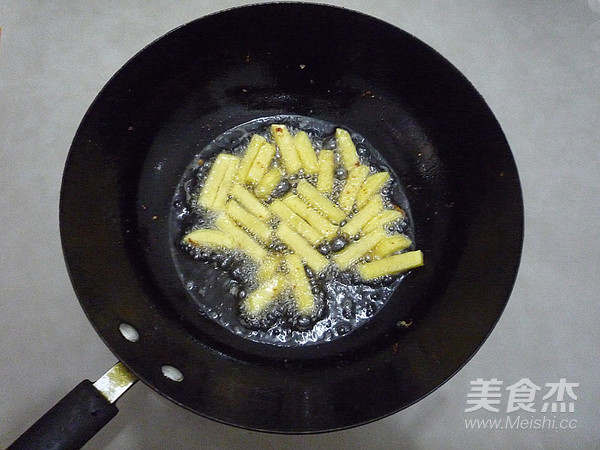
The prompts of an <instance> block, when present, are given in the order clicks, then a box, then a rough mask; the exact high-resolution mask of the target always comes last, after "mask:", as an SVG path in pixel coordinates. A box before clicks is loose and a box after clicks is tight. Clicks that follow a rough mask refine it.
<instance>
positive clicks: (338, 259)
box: [333, 230, 385, 270]
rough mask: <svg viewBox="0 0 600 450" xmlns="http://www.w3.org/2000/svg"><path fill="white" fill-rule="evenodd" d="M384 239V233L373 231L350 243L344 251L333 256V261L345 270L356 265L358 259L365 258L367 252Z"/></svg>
mask: <svg viewBox="0 0 600 450" xmlns="http://www.w3.org/2000/svg"><path fill="white" fill-rule="evenodd" d="M384 238H385V232H384V231H383V230H375V231H373V232H372V233H370V234H367V235H366V236H364V237H363V238H361V239H359V240H358V241H355V242H353V243H351V244H350V245H349V246H348V247H346V248H345V249H344V250H342V251H341V252H339V253H337V254H336V255H334V257H333V260H334V261H335V263H336V264H337V265H338V266H339V268H340V269H341V270H346V269H347V268H348V267H350V266H352V265H353V264H355V263H357V262H358V260H360V258H362V257H363V256H365V255H366V254H367V252H369V251H370V250H371V249H372V248H373V247H375V246H376V245H377V244H378V243H379V241H381V240H382V239H384Z"/></svg>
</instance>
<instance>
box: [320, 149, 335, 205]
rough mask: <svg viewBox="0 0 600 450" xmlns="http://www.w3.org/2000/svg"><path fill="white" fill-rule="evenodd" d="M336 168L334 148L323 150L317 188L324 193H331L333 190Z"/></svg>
mask: <svg viewBox="0 0 600 450" xmlns="http://www.w3.org/2000/svg"><path fill="white" fill-rule="evenodd" d="M334 169H335V163H334V153H333V150H321V151H320V152H319V159H318V172H317V189H318V190H319V191H321V192H323V193H324V194H329V193H330V192H331V191H332V190H333V171H334Z"/></svg>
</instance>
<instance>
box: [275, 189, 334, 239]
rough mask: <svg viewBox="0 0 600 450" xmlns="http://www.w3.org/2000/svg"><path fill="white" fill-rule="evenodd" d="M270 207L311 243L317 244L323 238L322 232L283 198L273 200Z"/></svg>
mask: <svg viewBox="0 0 600 450" xmlns="http://www.w3.org/2000/svg"><path fill="white" fill-rule="evenodd" d="M269 209H270V210H271V211H273V212H274V213H275V214H276V215H277V217H279V219H280V220H281V221H282V222H283V223H285V224H287V225H289V226H290V227H291V228H292V229H293V230H295V231H296V232H297V233H298V234H300V236H302V237H303V238H304V239H306V240H307V241H308V242H309V243H310V244H312V245H315V244H317V243H318V242H319V241H321V240H322V239H323V236H322V235H321V233H319V232H318V231H317V230H315V229H314V228H313V227H311V226H310V225H309V223H308V222H307V221H306V220H304V219H303V218H302V217H300V216H299V215H298V214H296V213H295V212H294V211H292V210H291V209H290V208H289V207H288V206H287V205H286V204H285V203H283V202H282V201H281V200H273V203H271V204H270V205H269Z"/></svg>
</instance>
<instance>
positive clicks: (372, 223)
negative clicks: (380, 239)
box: [363, 209, 404, 233]
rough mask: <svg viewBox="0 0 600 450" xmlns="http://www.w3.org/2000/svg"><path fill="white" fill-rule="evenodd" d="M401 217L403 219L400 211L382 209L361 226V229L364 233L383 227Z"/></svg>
mask: <svg viewBox="0 0 600 450" xmlns="http://www.w3.org/2000/svg"><path fill="white" fill-rule="evenodd" d="M402 219H404V214H403V213H402V212H400V211H398V210H396V209H384V210H383V211H381V212H380V213H379V214H377V215H376V216H375V217H373V218H372V219H371V220H369V221H368V222H367V223H366V225H365V226H364V227H363V231H364V232H365V233H370V232H371V231H373V230H376V229H382V228H383V227H385V226H387V225H389V224H391V223H393V222H396V221H397V220H402Z"/></svg>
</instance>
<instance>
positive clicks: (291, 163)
mask: <svg viewBox="0 0 600 450" xmlns="http://www.w3.org/2000/svg"><path fill="white" fill-rule="evenodd" d="M271 134H272V135H273V139H275V144H277V147H278V148H279V154H280V155H281V159H282V160H283V165H284V166H285V170H287V172H288V173H289V174H290V175H294V174H296V173H298V171H299V170H300V169H301V168H302V161H300V157H299V156H298V151H297V150H296V146H295V145H294V140H293V139H292V136H291V135H290V132H289V130H288V129H287V127H286V126H285V125H280V124H273V125H271Z"/></svg>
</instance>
